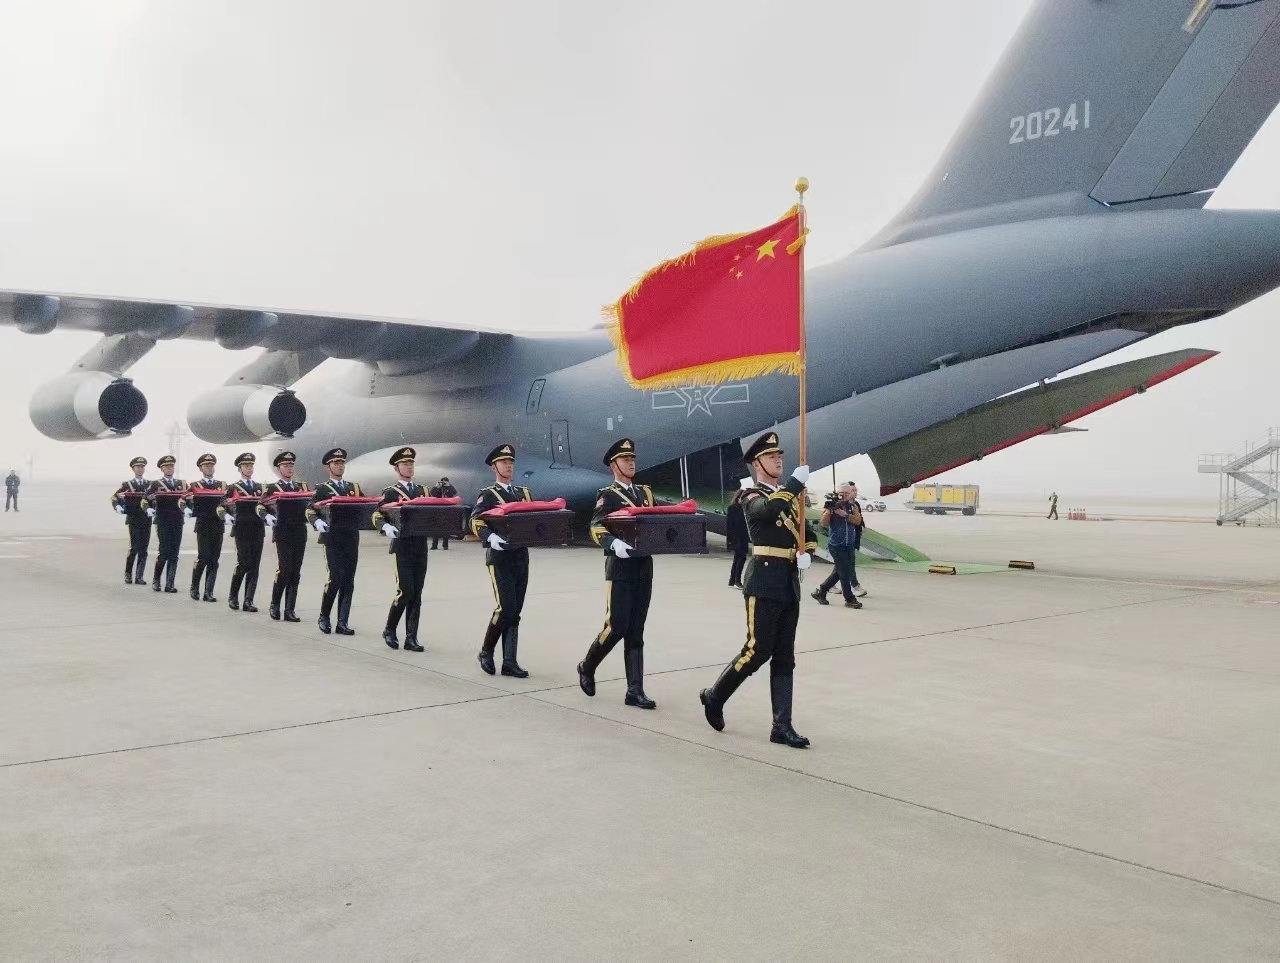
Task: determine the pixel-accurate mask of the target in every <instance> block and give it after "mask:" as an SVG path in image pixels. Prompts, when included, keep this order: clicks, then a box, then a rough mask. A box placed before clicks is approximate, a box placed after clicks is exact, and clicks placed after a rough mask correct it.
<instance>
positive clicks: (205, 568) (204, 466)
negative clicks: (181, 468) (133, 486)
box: [182, 454, 227, 602]
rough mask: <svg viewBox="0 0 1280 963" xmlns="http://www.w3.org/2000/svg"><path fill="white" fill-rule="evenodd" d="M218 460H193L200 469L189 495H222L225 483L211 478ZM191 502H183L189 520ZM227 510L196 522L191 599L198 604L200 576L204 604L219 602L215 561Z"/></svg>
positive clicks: (218, 553) (207, 457)
mask: <svg viewBox="0 0 1280 963" xmlns="http://www.w3.org/2000/svg"><path fill="white" fill-rule="evenodd" d="M217 464H218V459H217V458H215V457H214V456H213V455H211V454H205V455H201V456H200V457H199V458H197V459H196V467H197V468H199V469H200V477H199V478H197V479H196V480H195V481H194V482H192V483H191V490H192V491H206V492H225V491H226V490H227V486H226V483H225V482H220V481H218V480H217V479H216V478H214V477H213V469H214V466H215V465H217ZM193 501H194V499H192V500H190V501H188V500H187V499H183V500H182V507H183V513H184V514H185V515H186V516H187V517H188V518H190V517H191V504H192V502H193ZM225 515H226V510H225V509H224V508H223V507H222V506H221V505H219V506H218V508H217V511H216V512H215V513H214V514H212V515H203V516H201V517H199V518H197V519H196V524H195V530H196V564H195V567H194V568H192V570H191V598H192V600H194V601H198V600H199V599H200V598H201V595H200V576H201V575H203V576H204V596H203V598H204V600H205V601H206V602H216V601H218V600H217V599H215V598H214V597H213V583H214V582H216V581H217V579H218V558H219V557H220V556H221V555H222V526H223V518H224V517H225Z"/></svg>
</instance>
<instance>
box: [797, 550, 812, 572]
mask: <svg viewBox="0 0 1280 963" xmlns="http://www.w3.org/2000/svg"><path fill="white" fill-rule="evenodd" d="M812 564H813V556H812V555H810V554H809V553H808V552H801V553H800V554H799V555H797V556H796V568H798V569H800V571H802V572H803V571H804V570H805V569H807V568H808V567H809V566H810V565H812Z"/></svg>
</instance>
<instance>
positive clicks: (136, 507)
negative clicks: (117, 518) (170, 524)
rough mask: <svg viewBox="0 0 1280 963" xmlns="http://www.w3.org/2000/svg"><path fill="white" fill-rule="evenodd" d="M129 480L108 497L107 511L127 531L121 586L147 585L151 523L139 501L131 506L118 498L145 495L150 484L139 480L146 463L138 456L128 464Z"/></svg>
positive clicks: (144, 470)
mask: <svg viewBox="0 0 1280 963" xmlns="http://www.w3.org/2000/svg"><path fill="white" fill-rule="evenodd" d="M129 467H130V468H132V469H133V477H132V478H130V479H129V480H128V481H125V482H121V483H120V487H119V488H117V489H116V491H115V494H114V495H112V496H111V507H112V508H114V509H115V510H116V511H117V512H118V513H119V514H121V515H123V516H124V523H125V525H127V526H128V528H129V554H128V555H126V556H125V559H124V584H125V585H129V584H133V585H146V584H147V548H148V547H149V546H150V545H151V519H150V518H148V517H147V513H146V510H145V506H144V505H143V504H142V500H141V499H138V500H135V501H134V502H133V503H132V505H130V504H129V503H127V502H125V500H124V499H123V498H122V497H121V496H122V495H123V494H124V493H125V492H137V493H139V494H146V492H147V489H148V488H150V487H151V482H149V481H147V480H146V479H145V478H143V477H142V476H143V474H144V473H145V472H146V470H147V460H146V459H145V458H143V457H142V456H141V455H139V456H138V457H137V458H134V459H132V460H130V462H129Z"/></svg>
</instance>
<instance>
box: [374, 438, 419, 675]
mask: <svg viewBox="0 0 1280 963" xmlns="http://www.w3.org/2000/svg"><path fill="white" fill-rule="evenodd" d="M417 457H418V453H417V452H415V451H414V450H413V449H412V448H401V449H399V450H398V451H397V452H396V453H395V454H394V455H392V456H391V467H392V468H394V469H395V470H396V475H397V476H398V478H397V481H396V483H395V484H394V485H392V486H390V487H389V488H384V489H383V490H382V501H381V502H379V503H378V507H377V508H376V509H374V512H373V527H374V528H376V529H377V530H378V531H380V532H382V534H383V535H386V536H387V538H389V539H390V540H391V546H390V548H389V549H388V551H389V552H391V554H393V555H395V557H396V594H395V598H393V599H392V600H391V610H390V611H389V612H388V613H387V626H386V628H385V629H383V630H382V641H383V642H385V643H387V645H388V646H390V647H391V648H393V649H398V648H400V640H399V639H397V638H396V627H397V626H398V625H399V624H400V616H401V615H403V616H404V617H405V625H404V647H405V651H407V652H421V651H422V646H421V645H419V644H418V617H419V616H420V615H421V614H422V585H423V583H424V582H426V580H427V537H426V536H425V535H414V536H405V535H401V534H400V530H399V529H397V528H396V527H395V526H394V525H392V524H391V522H390V521H389V520H388V519H387V517H386V516H385V515H384V514H383V513H382V506H383V505H386V504H388V503H390V502H406V501H409V500H410V499H413V498H422V497H423V496H424V495H426V493H427V490H426V489H425V488H423V487H422V486H421V485H419V484H417V483H415V482H414V480H413V467H414V459H415V458H417Z"/></svg>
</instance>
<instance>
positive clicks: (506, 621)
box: [471, 445, 533, 679]
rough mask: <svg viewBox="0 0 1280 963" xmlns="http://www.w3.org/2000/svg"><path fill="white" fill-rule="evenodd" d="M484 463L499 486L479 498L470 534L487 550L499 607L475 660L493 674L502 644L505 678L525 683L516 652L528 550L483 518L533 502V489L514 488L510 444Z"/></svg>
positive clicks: (514, 463) (512, 452)
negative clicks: (496, 653) (511, 505)
mask: <svg viewBox="0 0 1280 963" xmlns="http://www.w3.org/2000/svg"><path fill="white" fill-rule="evenodd" d="M484 463H485V464H486V465H488V466H489V467H490V468H492V469H493V482H494V483H493V484H492V485H490V486H489V487H488V488H486V489H485V490H484V491H482V492H481V493H480V495H479V496H478V497H477V498H476V506H475V508H473V509H472V510H471V531H472V533H473V534H474V535H475V536H476V538H478V539H480V541H481V542H483V543H484V544H485V545H486V546H487V547H486V549H485V553H484V563H485V565H487V566H488V568H489V581H490V583H491V584H492V585H493V597H494V599H495V600H496V601H497V603H498V605H497V608H495V609H494V610H493V615H492V616H490V618H489V627H488V628H487V629H486V630H485V633H484V642H482V643H481V645H480V653H479V655H477V656H476V658H477V659H478V660H479V662H480V668H482V669H484V671H485V672H487V673H489V675H493V674H494V666H493V650H494V649H495V648H496V647H497V645H498V639H502V674H503V675H509V676H514V677H515V678H517V679H524V678H526V677H527V676H528V675H529V673H528V672H526V671H525V670H524V669H522V668H520V663H519V662H517V661H516V649H517V648H518V646H519V640H520V612H521V610H522V609H524V593H525V590H526V589H527V588H528V587H529V550H528V549H527V548H515V547H512V546H511V545H508V544H507V540H506V539H505V538H503V537H502V536H501V535H499V534H498V533H497V532H495V531H493V530H492V529H490V528H489V526H488V525H487V524H486V523H485V520H484V519H483V518H481V515H482V514H483V513H484V512H487V511H488V510H489V509H491V508H495V507H497V506H498V505H503V504H505V503H507V502H531V501H533V496H532V495H530V494H529V489H527V488H522V487H520V486H519V485H513V484H511V479H512V478H513V477H514V476H515V473H516V451H515V449H514V448H513V447H511V445H499V446H498V447H497V448H495V449H493V451H491V452H489V454H488V455H486V456H485V459H484Z"/></svg>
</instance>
